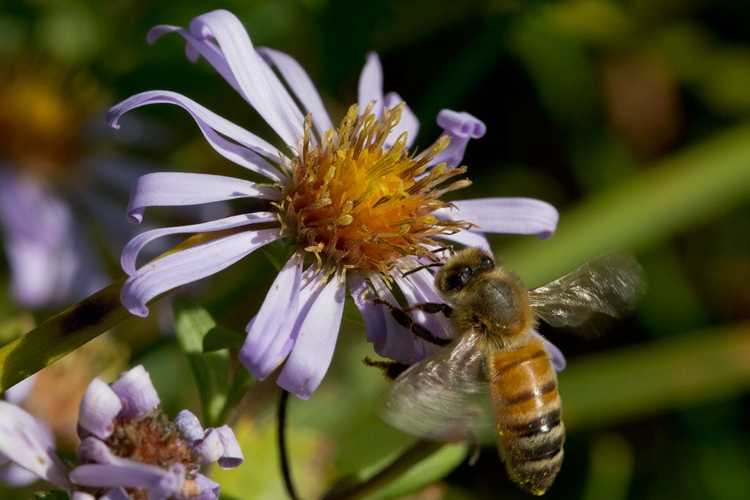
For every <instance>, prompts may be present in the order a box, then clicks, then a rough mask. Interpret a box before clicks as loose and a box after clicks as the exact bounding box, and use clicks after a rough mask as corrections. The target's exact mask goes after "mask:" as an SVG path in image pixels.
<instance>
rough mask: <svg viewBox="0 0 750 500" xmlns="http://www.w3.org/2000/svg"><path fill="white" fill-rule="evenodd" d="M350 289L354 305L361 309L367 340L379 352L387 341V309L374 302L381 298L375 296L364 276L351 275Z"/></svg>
mask: <svg viewBox="0 0 750 500" xmlns="http://www.w3.org/2000/svg"><path fill="white" fill-rule="evenodd" d="M373 279H374V278H373ZM349 287H350V291H349V293H350V295H351V296H352V299H353V300H354V305H356V306H357V309H359V313H360V314H361V315H362V319H363V320H364V322H365V334H366V335H367V340H368V341H369V342H371V343H372V344H373V345H374V347H375V350H376V351H378V352H379V350H380V349H381V348H382V347H383V345H384V344H385V339H386V325H385V315H384V309H385V308H384V307H383V306H381V305H379V304H376V303H375V302H374V299H375V298H379V297H376V296H375V295H374V293H375V292H374V290H372V289H371V287H370V285H369V284H368V281H367V278H365V277H364V276H362V275H360V274H354V273H353V274H352V275H350V276H349Z"/></svg>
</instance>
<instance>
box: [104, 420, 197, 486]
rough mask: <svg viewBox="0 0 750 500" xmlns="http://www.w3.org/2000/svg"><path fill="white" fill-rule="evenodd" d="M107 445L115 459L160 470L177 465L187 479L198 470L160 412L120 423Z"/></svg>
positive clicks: (189, 449) (174, 428) (179, 436)
mask: <svg viewBox="0 0 750 500" xmlns="http://www.w3.org/2000/svg"><path fill="white" fill-rule="evenodd" d="M106 443H107V446H108V447H109V449H110V450H111V451H112V453H114V454H115V455H117V456H118V457H122V458H128V459H131V460H135V461H137V462H142V463H145V464H151V465H156V466H159V467H162V468H168V467H169V466H171V465H174V464H177V463H180V464H182V465H184V466H185V469H186V471H187V478H192V477H194V476H195V474H196V473H197V472H198V469H199V467H200V464H199V462H198V458H197V457H196V456H195V453H194V452H193V449H192V447H191V446H190V444H189V443H188V442H187V441H186V440H185V438H184V437H183V436H182V434H180V431H179V430H178V429H177V426H176V425H175V424H174V423H173V422H171V421H170V420H169V418H167V416H166V415H165V414H164V413H163V412H162V411H161V409H159V408H157V409H155V410H154V411H152V412H151V413H149V414H148V415H146V416H144V417H142V418H139V419H133V420H119V421H118V422H117V423H116V424H115V429H114V432H113V433H112V435H111V436H110V437H109V438H108V439H107V441H106Z"/></svg>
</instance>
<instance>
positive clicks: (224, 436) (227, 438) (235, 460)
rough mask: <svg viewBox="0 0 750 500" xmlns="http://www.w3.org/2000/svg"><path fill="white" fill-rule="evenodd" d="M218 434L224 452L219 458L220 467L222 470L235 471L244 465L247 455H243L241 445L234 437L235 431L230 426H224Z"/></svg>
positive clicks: (218, 430)
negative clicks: (234, 469)
mask: <svg viewBox="0 0 750 500" xmlns="http://www.w3.org/2000/svg"><path fill="white" fill-rule="evenodd" d="M216 432H218V434H219V438H220V439H221V444H222V446H223V447H224V452H223V453H222V454H221V457H219V467H221V468H222V469H233V468H235V467H239V466H240V465H242V462H243V461H244V460H245V455H244V454H243V453H242V448H240V443H239V442H238V441H237V437H236V436H235V435H234V431H233V430H232V428H231V427H229V426H228V425H222V426H221V427H219V428H218V429H216Z"/></svg>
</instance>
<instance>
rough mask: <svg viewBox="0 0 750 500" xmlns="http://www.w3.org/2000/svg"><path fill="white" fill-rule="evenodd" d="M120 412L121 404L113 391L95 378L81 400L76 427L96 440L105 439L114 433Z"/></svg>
mask: <svg viewBox="0 0 750 500" xmlns="http://www.w3.org/2000/svg"><path fill="white" fill-rule="evenodd" d="M121 410H122V402H121V401H120V398H119V397H118V395H117V394H116V393H115V391H113V390H112V388H111V387H110V386H109V385H107V384H106V383H105V382H102V381H101V380H99V379H98V378H95V379H94V380H92V381H91V383H90V384H89V386H88V387H87V388H86V393H85V394H84V395H83V399H82V400H81V406H80V410H79V412H78V425H80V426H81V427H82V428H83V429H85V430H86V431H88V432H90V433H91V434H93V435H94V436H96V437H98V438H101V439H107V438H108V437H109V436H110V435H111V434H112V431H114V428H115V418H116V417H117V415H118V414H119V413H120V411H121Z"/></svg>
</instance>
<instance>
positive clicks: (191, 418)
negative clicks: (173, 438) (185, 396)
mask: <svg viewBox="0 0 750 500" xmlns="http://www.w3.org/2000/svg"><path fill="white" fill-rule="evenodd" d="M174 423H175V425H177V428H178V429H179V430H180V434H182V437H183V438H185V439H186V440H187V441H189V442H190V443H193V442H194V441H198V440H201V439H203V435H204V432H203V426H202V425H201V423H200V420H198V417H196V416H195V415H194V414H193V413H192V412H191V411H189V410H182V411H180V412H179V413H178V414H177V416H176V417H175V419H174Z"/></svg>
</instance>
